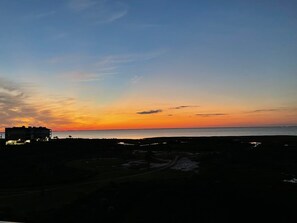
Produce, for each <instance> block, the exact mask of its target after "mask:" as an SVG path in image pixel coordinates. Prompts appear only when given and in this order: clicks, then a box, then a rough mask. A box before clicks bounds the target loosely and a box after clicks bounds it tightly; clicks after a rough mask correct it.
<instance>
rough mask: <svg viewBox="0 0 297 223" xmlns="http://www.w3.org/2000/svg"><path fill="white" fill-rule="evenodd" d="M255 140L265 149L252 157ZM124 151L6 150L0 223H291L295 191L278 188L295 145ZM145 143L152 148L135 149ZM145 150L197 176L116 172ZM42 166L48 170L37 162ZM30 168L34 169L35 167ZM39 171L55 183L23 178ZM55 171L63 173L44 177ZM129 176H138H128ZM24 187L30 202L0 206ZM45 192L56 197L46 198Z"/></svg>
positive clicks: (284, 140) (60, 145)
mask: <svg viewBox="0 0 297 223" xmlns="http://www.w3.org/2000/svg"><path fill="white" fill-rule="evenodd" d="M121 141H123V140H121ZM251 141H257V142H261V145H259V146H258V147H256V148H253V147H252V145H250V144H249V142H251ZM127 142H129V143H133V144H135V146H123V145H118V141H117V140H75V139H73V140H66V141H63V140H62V141H56V142H51V143H48V144H39V143H38V144H34V145H33V144H32V145H30V146H27V147H18V148H3V150H1V151H0V155H1V157H0V159H1V165H2V167H4V166H5V167H6V169H5V170H4V169H2V170H1V171H2V174H3V175H4V176H5V177H6V178H4V179H9V178H8V177H7V176H13V174H15V175H14V178H15V179H13V180H8V181H7V182H5V183H1V184H0V185H1V187H2V189H1V190H0V195H2V197H1V196H0V218H1V219H0V220H16V221H25V222H123V223H128V222H202V223H204V222H288V223H290V222H296V219H297V211H296V210H297V209H296V207H297V184H294V183H289V182H284V180H290V179H294V178H297V137H286V136H275V137H210V138H207V137H205V138H156V139H147V140H129V141H127ZM163 142H166V144H164V143H163ZM151 143H155V144H154V145H151V146H140V145H143V144H151ZM156 143H159V144H156ZM135 151H136V152H135ZM140 151H143V153H141V152H140ZM147 151H154V152H153V154H162V157H161V158H164V157H165V158H171V159H173V157H175V156H176V155H178V156H180V157H183V156H187V157H188V158H190V159H195V160H198V161H199V169H198V171H195V172H194V171H192V172H181V171H177V170H171V169H165V170H162V171H157V172H152V173H150V174H145V175H141V173H144V172H146V171H148V170H147V169H128V168H123V167H122V166H121V164H122V163H125V162H127V161H129V160H137V159H146V158H147V157H146V155H145V154H146V153H147ZM160 152H161V153H160ZM135 154H137V155H135ZM139 154H144V155H139ZM153 156H154V155H153ZM156 156H157V155H156ZM40 157H41V158H42V159H43V161H44V162H38V159H39V158H40ZM154 158H155V159H156V158H158V157H154ZM13 160H14V161H13ZM152 160H153V159H152ZM148 161H149V160H148ZM32 162H36V163H37V164H35V166H32V165H31V163H32ZM14 165H17V166H18V168H17V167H14ZM36 168H37V169H38V168H41V170H40V172H41V173H42V174H41V175H42V177H41V178H47V177H50V176H51V177H50V178H51V180H40V179H41V178H40V177H35V178H34V177H28V178H26V177H24V175H22V174H25V176H28V175H29V172H30V171H33V170H34V169H36ZM53 169H57V171H58V170H59V169H60V170H61V172H60V173H59V174H51V175H49V174H50V173H51V171H53ZM17 170H19V171H20V173H21V174H20V173H19V174H17V172H18V171H17ZM109 171H110V172H109ZM109 173H110V174H109ZM135 174H139V175H137V176H136V177H125V176H131V175H135ZM119 176H122V177H119ZM26 179H27V180H26ZM94 180H95V181H94ZM23 181H25V182H23ZM27 181H30V182H27ZM88 182H90V183H88ZM84 183H85V184H84ZM24 186H26V187H25V188H26V189H28V188H29V189H30V190H32V189H34V188H35V189H34V190H35V191H34V193H29V194H26V195H22V196H15V197H9V196H8V197H4V195H9V193H11V194H12V195H13V194H14V193H15V192H13V191H10V192H9V189H10V188H14V190H17V189H18V190H19V191H20V193H21V192H24ZM51 187H58V188H57V189H55V190H47V189H49V188H51ZM36 188H37V190H36Z"/></svg>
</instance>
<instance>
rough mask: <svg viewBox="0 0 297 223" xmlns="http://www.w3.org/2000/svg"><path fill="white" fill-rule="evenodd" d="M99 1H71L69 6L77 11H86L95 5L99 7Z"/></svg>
mask: <svg viewBox="0 0 297 223" xmlns="http://www.w3.org/2000/svg"><path fill="white" fill-rule="evenodd" d="M97 4H98V1H95V0H70V1H69V2H68V6H69V8H70V9H72V10H75V11H82V10H86V9H88V8H90V7H92V6H94V5H97Z"/></svg>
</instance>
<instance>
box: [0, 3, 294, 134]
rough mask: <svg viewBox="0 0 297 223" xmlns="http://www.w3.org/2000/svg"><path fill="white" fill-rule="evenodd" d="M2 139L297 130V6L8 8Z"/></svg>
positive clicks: (0, 38)
mask: <svg viewBox="0 0 297 223" xmlns="http://www.w3.org/2000/svg"><path fill="white" fill-rule="evenodd" d="M0 27H1V28H0V29H1V31H0V131H3V130H4V128H5V127H11V126H46V127H49V128H52V129H53V130H55V131H58V130H97V129H98V130H101V129H144V128H190V127H191V128H192V127H233V126H234V127H235V126H236V127H237V126H240V127H241V126H242V127H243V126H292V125H297V2H296V1H295V0H279V1H277V0H224V1H221V0H0Z"/></svg>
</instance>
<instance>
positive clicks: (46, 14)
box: [26, 10, 57, 19]
mask: <svg viewBox="0 0 297 223" xmlns="http://www.w3.org/2000/svg"><path fill="white" fill-rule="evenodd" d="M56 13H57V11H56V10H51V11H44V12H38V13H35V14H31V15H28V16H26V18H29V19H43V18H44V19H45V18H47V17H49V16H52V15H55V14H56Z"/></svg>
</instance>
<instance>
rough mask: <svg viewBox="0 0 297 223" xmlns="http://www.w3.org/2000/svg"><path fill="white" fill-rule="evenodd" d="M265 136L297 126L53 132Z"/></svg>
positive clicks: (93, 135)
mask: <svg viewBox="0 0 297 223" xmlns="http://www.w3.org/2000/svg"><path fill="white" fill-rule="evenodd" d="M251 135H253V136H263V135H295V136H297V126H290V127H256V128H255V127H253V128H191V129H145V130H144V129H141V130H134V129H133V130H97V131H64V132H53V136H58V137H59V138H68V137H69V136H71V137H72V138H90V139H94V138H119V139H141V138H150V137H178V136H181V137H182V136H188V137H194V136H251Z"/></svg>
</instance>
